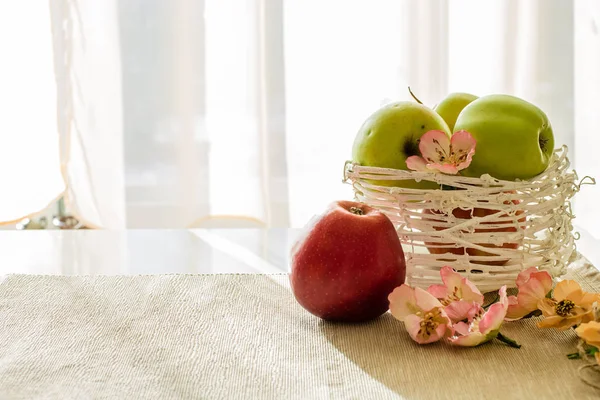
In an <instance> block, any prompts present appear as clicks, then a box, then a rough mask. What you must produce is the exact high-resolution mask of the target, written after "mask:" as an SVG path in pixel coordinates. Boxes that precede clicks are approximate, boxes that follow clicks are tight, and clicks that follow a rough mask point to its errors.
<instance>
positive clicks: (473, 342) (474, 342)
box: [448, 332, 489, 347]
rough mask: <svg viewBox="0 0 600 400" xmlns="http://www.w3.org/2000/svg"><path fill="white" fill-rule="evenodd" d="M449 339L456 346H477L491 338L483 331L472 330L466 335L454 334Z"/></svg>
mask: <svg viewBox="0 0 600 400" xmlns="http://www.w3.org/2000/svg"><path fill="white" fill-rule="evenodd" d="M448 340H449V341H450V343H452V344H453V345H456V346H464V347H475V346H478V345H480V344H482V343H484V342H487V341H488V340H489V339H488V338H487V337H486V336H485V335H484V334H482V333H481V332H472V333H469V334H468V335H464V336H454V337H451V338H448Z"/></svg>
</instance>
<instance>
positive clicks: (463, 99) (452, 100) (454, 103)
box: [433, 93, 477, 132]
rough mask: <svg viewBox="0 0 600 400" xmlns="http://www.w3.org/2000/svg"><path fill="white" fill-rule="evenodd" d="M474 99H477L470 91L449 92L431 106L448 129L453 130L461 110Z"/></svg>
mask: <svg viewBox="0 0 600 400" xmlns="http://www.w3.org/2000/svg"><path fill="white" fill-rule="evenodd" d="M474 100H477V96H475V95H473V94H470V93H450V94H449V95H448V96H446V97H445V98H444V99H443V100H442V101H440V103H439V104H438V105H437V106H435V107H434V108H433V111H435V112H436V113H438V114H439V115H440V116H441V117H442V118H443V119H444V121H446V124H448V128H450V131H451V132H452V131H454V125H455V124H456V119H457V118H458V115H459V114H460V113H461V111H462V110H463V109H464V108H465V107H466V106H467V105H469V104H470V103H471V102H473V101H474Z"/></svg>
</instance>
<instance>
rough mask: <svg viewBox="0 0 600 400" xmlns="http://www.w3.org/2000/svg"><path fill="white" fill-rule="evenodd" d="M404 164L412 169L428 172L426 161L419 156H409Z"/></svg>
mask: <svg viewBox="0 0 600 400" xmlns="http://www.w3.org/2000/svg"><path fill="white" fill-rule="evenodd" d="M406 166H407V167H408V169H412V170H413V171H419V172H428V171H429V168H427V161H425V159H424V158H423V157H419V156H410V157H408V158H407V159H406Z"/></svg>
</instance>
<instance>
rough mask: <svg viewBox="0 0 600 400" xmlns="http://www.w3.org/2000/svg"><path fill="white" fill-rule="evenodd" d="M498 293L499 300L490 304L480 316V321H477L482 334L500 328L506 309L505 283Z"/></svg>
mask: <svg viewBox="0 0 600 400" xmlns="http://www.w3.org/2000/svg"><path fill="white" fill-rule="evenodd" d="M499 294H500V300H499V301H498V303H494V304H492V305H491V306H490V308H488V310H487V311H486V313H485V314H484V315H483V317H482V318H481V321H479V331H480V332H481V333H483V334H484V335H487V334H488V333H490V332H491V331H495V330H498V329H500V325H502V322H503V321H504V317H506V311H507V308H508V298H507V297H506V285H505V286H502V287H501V288H500V290H499Z"/></svg>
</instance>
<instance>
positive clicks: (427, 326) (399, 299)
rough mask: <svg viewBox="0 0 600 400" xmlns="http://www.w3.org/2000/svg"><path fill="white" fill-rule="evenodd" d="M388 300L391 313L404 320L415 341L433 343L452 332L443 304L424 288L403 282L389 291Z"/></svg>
mask: <svg viewBox="0 0 600 400" xmlns="http://www.w3.org/2000/svg"><path fill="white" fill-rule="evenodd" d="M388 300H389V302H390V311H391V313H392V315H393V316H394V318H396V319H398V320H400V321H403V322H404V326H405V327H406V330H407V332H408V334H409V335H410V337H411V338H412V339H413V340H414V341H415V342H417V343H419V344H426V343H433V342H437V341H438V340H440V339H442V338H444V337H448V336H450V335H451V334H452V324H451V322H450V319H449V318H448V316H447V315H446V312H445V311H444V306H443V305H442V303H440V302H439V301H438V299H436V298H435V297H433V296H432V295H431V294H429V293H427V292H426V291H425V290H423V289H421V288H412V287H410V286H408V285H406V284H403V285H402V286H399V287H397V288H396V289H394V291H393V292H392V293H390V295H389V296H388Z"/></svg>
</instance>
